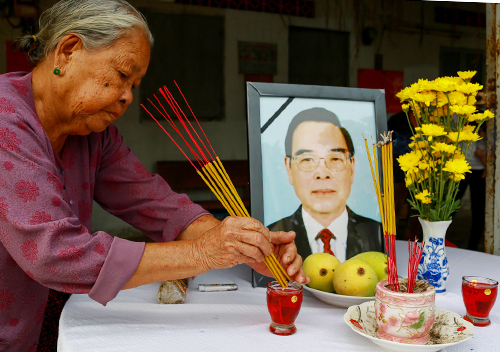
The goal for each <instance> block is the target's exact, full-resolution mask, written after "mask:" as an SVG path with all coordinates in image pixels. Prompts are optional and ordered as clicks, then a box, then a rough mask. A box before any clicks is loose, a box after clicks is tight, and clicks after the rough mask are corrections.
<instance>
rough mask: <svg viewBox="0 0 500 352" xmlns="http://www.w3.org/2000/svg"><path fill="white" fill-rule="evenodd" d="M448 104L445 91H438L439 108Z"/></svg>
mask: <svg viewBox="0 0 500 352" xmlns="http://www.w3.org/2000/svg"><path fill="white" fill-rule="evenodd" d="M446 104H448V97H447V96H446V94H444V93H443V92H437V104H436V106H437V107H438V108H440V107H442V106H444V105H446Z"/></svg>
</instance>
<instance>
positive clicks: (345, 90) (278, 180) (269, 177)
mask: <svg viewBox="0 0 500 352" xmlns="http://www.w3.org/2000/svg"><path fill="white" fill-rule="evenodd" d="M246 88H247V118H248V159H249V169H250V175H249V177H250V213H251V216H252V217H254V218H256V219H257V220H259V221H261V222H262V223H263V224H264V225H266V226H268V225H269V224H271V223H273V222H275V221H277V220H279V219H281V218H282V217H284V216H286V215H290V214H291V209H292V208H294V207H295V209H296V205H293V203H294V202H293V196H295V192H294V191H293V188H291V190H292V191H291V193H292V194H293V195H291V194H290V187H291V185H290V184H289V183H288V178H285V176H286V170H285V166H284V161H283V160H284V159H283V157H284V154H285V152H284V144H283V143H284V142H283V141H284V138H285V135H286V132H287V131H286V130H287V128H286V127H287V126H288V124H287V123H289V122H290V120H291V118H292V117H293V116H295V115H296V114H297V113H298V112H300V111H302V110H306V109H308V108H312V107H322V108H325V109H327V110H330V111H334V112H335V114H336V115H337V116H338V118H339V120H340V123H341V124H342V126H343V127H345V128H346V129H347V130H348V131H349V133H350V134H351V138H352V140H353V144H354V148H355V156H356V172H355V181H354V184H353V188H352V189H356V191H355V192H353V191H351V195H350V196H349V198H348V206H349V207H350V208H354V209H355V210H356V211H357V213H360V214H361V215H362V216H364V217H368V218H372V219H373V220H376V221H379V222H380V213H379V209H378V203H377V200H376V193H375V189H374V186H373V178H372V175H371V171H370V169H368V168H369V167H370V166H369V161H368V157H367V154H366V147H365V142H364V138H363V136H362V135H361V133H363V134H364V136H365V137H366V138H367V139H368V141H369V143H368V145H369V148H370V153H372V149H371V148H372V139H371V138H372V137H373V138H374V139H375V140H378V139H379V138H377V136H379V135H380V134H381V133H383V132H385V131H387V112H386V104H385V92H384V90H382V89H365V88H350V87H331V86H314V85H299V84H281V83H257V82H247V84H246ZM358 132H359V133H358ZM266 133H267V135H266ZM280 148H281V149H282V152H281V153H282V154H281V156H279V155H278V156H277V155H276V154H277V153H278V154H279V151H277V150H278V149H280ZM377 149H379V148H377ZM378 153H380V151H379V152H378ZM372 158H373V155H372ZM378 160H379V165H380V154H378ZM280 168H281V170H280ZM360 169H361V170H360ZM379 170H381V167H379ZM358 174H359V175H358ZM286 185H288V187H287V186H286ZM355 185H356V187H354V186H355ZM353 193H354V194H353ZM285 195H286V196H285ZM273 197H274V198H273ZM290 197H291V198H290ZM351 197H353V200H352V201H351ZM295 198H297V197H296V196H295ZM297 200H298V198H297ZM349 201H351V204H349ZM298 202H299V203H300V200H299V201H298ZM266 206H267V208H266ZM283 208H286V210H285V209H283ZM368 211H369V212H370V213H367V212H368ZM252 276H253V278H252V284H253V286H254V287H257V286H260V287H262V286H265V285H266V284H267V282H269V281H270V280H271V279H270V278H267V277H264V276H262V275H260V274H258V273H256V272H253V273H252Z"/></svg>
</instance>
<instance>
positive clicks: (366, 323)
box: [344, 302, 474, 352]
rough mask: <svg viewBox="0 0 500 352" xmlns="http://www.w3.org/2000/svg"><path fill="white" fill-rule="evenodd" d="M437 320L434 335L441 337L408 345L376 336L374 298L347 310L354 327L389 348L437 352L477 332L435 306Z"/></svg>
mask: <svg viewBox="0 0 500 352" xmlns="http://www.w3.org/2000/svg"><path fill="white" fill-rule="evenodd" d="M435 312H436V322H439V323H440V324H439V325H438V324H436V323H435V324H434V326H433V327H432V330H431V336H432V335H433V334H434V335H438V336H440V339H439V340H433V339H431V341H429V343H428V344H427V345H409V344H405V343H400V342H393V341H386V340H381V339H380V338H379V337H378V336H377V322H376V320H375V307H374V303H373V302H365V303H362V304H361V305H355V306H352V307H349V309H347V312H346V313H345V314H344V321H345V322H346V324H347V325H349V326H350V327H351V329H352V330H354V331H355V332H357V333H358V334H360V335H361V336H364V337H366V338H368V339H369V340H371V341H372V342H373V343H374V344H376V345H377V346H379V347H380V348H382V349H383V350H385V351H389V352H434V351H440V350H442V349H443V348H446V347H449V346H453V345H456V344H458V343H460V342H463V341H465V340H468V339H470V338H471V337H472V334H473V332H474V325H472V324H471V323H469V322H468V321H465V320H464V319H462V317H461V316H460V315H458V314H457V313H453V312H450V311H447V310H444V309H441V308H439V307H436V310H435Z"/></svg>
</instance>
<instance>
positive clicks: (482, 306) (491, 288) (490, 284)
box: [462, 276, 498, 326]
mask: <svg viewBox="0 0 500 352" xmlns="http://www.w3.org/2000/svg"><path fill="white" fill-rule="evenodd" d="M497 292H498V281H495V280H492V279H488V278H487V277H482V276H464V277H462V296H463V299H464V303H465V310H466V311H467V314H466V315H465V316H464V319H465V320H468V321H470V322H471V323H472V324H474V325H475V326H487V325H490V323H491V321H490V318H489V314H490V310H491V308H493V305H494V304H495V300H496V298H497Z"/></svg>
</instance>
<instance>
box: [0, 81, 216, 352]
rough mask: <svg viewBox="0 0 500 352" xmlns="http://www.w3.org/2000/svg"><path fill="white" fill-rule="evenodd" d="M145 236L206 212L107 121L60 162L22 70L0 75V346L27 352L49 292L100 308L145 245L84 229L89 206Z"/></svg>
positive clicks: (165, 233)
mask: <svg viewBox="0 0 500 352" xmlns="http://www.w3.org/2000/svg"><path fill="white" fill-rule="evenodd" d="M93 200H95V201H97V202H98V203H99V204H100V205H101V206H102V207H103V208H104V209H105V210H107V211H109V212H110V213H111V214H114V215H115V216H117V217H119V218H121V219H122V220H124V221H126V222H127V223H129V224H131V225H132V226H134V227H135V228H137V229H139V230H141V231H142V232H143V233H145V234H146V235H148V236H149V237H150V238H152V239H153V240H154V241H157V242H163V241H172V240H174V239H175V238H176V237H177V235H178V234H179V233H180V232H181V231H182V230H183V229H184V228H185V227H186V226H187V225H189V224H190V223H191V222H192V221H194V220H195V219H197V218H198V217H200V216H201V215H205V214H207V212H206V211H204V210H203V209H202V208H201V207H199V206H198V205H196V204H194V203H192V202H191V201H190V200H189V199H188V198H187V196H186V195H183V194H177V193H175V192H173V191H172V190H171V188H170V187H169V186H168V184H167V183H166V182H165V181H164V180H163V179H162V178H161V177H160V176H158V175H153V176H152V175H151V174H150V173H149V172H148V171H147V170H146V168H145V167H144V166H143V165H142V164H141V162H140V161H139V160H138V159H137V157H136V156H135V155H134V153H133V152H132V151H131V150H130V149H129V148H127V146H126V145H125V144H124V143H123V139H122V137H121V136H120V135H119V134H118V131H117V129H116V127H115V126H109V127H108V128H107V129H106V130H105V131H104V132H102V133H91V134H90V135H88V136H70V137H68V139H67V140H66V143H65V145H64V150H63V155H62V158H61V159H59V157H58V156H57V155H56V154H55V153H54V151H53V149H52V146H51V144H50V141H49V138H48V137H47V135H46V134H45V131H44V129H43V128H42V126H41V124H40V121H39V119H38V117H37V113H36V110H35V104H34V100H33V95H32V91H31V73H29V74H27V73H11V74H5V75H0V351H5V350H8V351H35V350H36V344H37V342H38V337H39V334H40V329H41V324H42V320H43V316H44V311H45V306H46V303H47V295H48V291H49V288H51V289H55V290H58V291H64V292H69V293H82V294H88V295H89V296H90V297H91V298H93V299H94V300H96V301H97V302H100V303H101V304H103V305H106V303H107V302H108V301H110V300H112V299H113V298H114V297H115V296H116V295H117V294H118V292H119V291H120V289H121V288H122V287H123V286H124V284H125V283H126V282H127V281H128V280H129V279H130V277H131V276H132V274H133V273H134V271H135V269H136V268H137V266H138V264H139V261H140V259H141V256H142V254H143V251H144V246H145V244H144V243H138V242H131V241H127V240H124V239H120V238H118V237H112V236H110V235H108V234H107V233H105V232H102V231H97V232H95V233H90V228H91V218H92V202H93Z"/></svg>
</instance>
